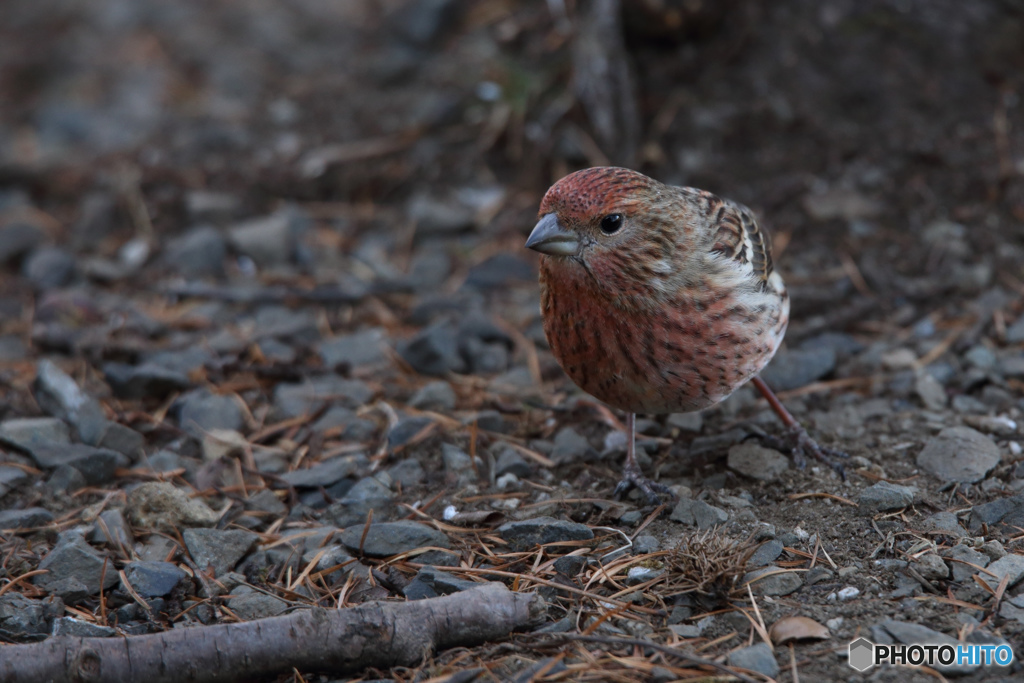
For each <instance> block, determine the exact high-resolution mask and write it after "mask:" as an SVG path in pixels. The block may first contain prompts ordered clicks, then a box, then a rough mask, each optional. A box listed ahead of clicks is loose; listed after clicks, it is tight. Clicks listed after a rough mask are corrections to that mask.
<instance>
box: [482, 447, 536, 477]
mask: <svg viewBox="0 0 1024 683" xmlns="http://www.w3.org/2000/svg"><path fill="white" fill-rule="evenodd" d="M492 450H493V451H496V452H497V462H496V463H495V465H494V475H495V476H496V477H500V476H502V475H504V474H514V475H515V476H516V477H518V478H519V479H525V478H527V477H529V476H530V475H531V474H533V467H531V466H530V463H528V462H526V458H524V457H523V456H522V455H520V454H519V451H517V450H516V449H515V448H513V447H512V446H509V445H508V444H504V443H503V444H499V445H497V446H495V447H493V448H492Z"/></svg>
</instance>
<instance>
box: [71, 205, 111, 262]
mask: <svg viewBox="0 0 1024 683" xmlns="http://www.w3.org/2000/svg"><path fill="white" fill-rule="evenodd" d="M119 218H120V216H119V213H118V202H117V198H116V197H115V196H114V194H113V193H111V192H90V193H88V194H87V195H85V196H84V197H83V198H82V203H81V206H80V211H79V215H78V220H76V221H75V223H74V225H72V226H71V232H72V237H73V240H72V242H73V244H74V246H75V248H76V249H81V248H86V247H89V246H92V245H94V244H96V243H97V242H99V241H100V240H102V239H103V238H105V237H106V236H107V235H109V234H111V232H112V231H113V230H114V228H115V227H117V225H118V224H119V220H118V219H119Z"/></svg>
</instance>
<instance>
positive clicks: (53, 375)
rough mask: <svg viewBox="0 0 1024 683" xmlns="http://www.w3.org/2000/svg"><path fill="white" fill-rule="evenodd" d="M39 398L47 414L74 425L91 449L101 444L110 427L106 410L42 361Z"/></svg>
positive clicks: (37, 378) (72, 381) (38, 390)
mask: <svg viewBox="0 0 1024 683" xmlns="http://www.w3.org/2000/svg"><path fill="white" fill-rule="evenodd" d="M35 396H36V401H37V402H38V403H39V407H41V408H42V409H43V411H44V412H46V413H48V414H50V415H53V416H54V417H58V418H61V419H62V420H65V421H67V422H68V423H70V424H71V425H72V426H73V427H74V428H75V429H76V430H77V431H78V438H79V439H81V441H82V442H84V443H86V444H88V445H90V446H95V445H97V444H99V442H100V440H101V439H102V438H103V433H104V431H105V430H106V427H107V418H106V417H105V416H104V414H103V408H102V407H101V406H100V404H99V402H98V401H97V400H96V399H94V398H92V397H90V396H88V395H87V394H86V393H85V392H83V391H82V390H81V389H80V388H79V387H78V385H77V384H76V383H75V381H74V380H73V379H71V377H70V376H69V375H68V374H67V373H66V372H64V371H63V370H61V369H60V368H58V367H57V366H56V365H54V364H53V363H51V362H50V361H48V360H41V361H39V365H38V366H37V368H36V381H35Z"/></svg>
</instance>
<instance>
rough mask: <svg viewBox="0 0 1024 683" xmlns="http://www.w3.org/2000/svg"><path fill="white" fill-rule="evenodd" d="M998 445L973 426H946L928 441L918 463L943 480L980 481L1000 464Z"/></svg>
mask: <svg viewBox="0 0 1024 683" xmlns="http://www.w3.org/2000/svg"><path fill="white" fill-rule="evenodd" d="M999 459H1000V455H999V447H998V446H996V444H995V443H994V442H993V441H992V439H990V438H989V437H987V436H985V435H984V434H982V433H981V432H978V431H975V430H973V429H971V428H970V427H947V428H946V429H943V430H942V431H941V432H939V434H938V435H937V436H934V437H932V438H931V439H929V440H928V443H926V444H925V446H924V449H923V450H922V451H921V452H920V453H919V454H918V456H917V465H918V467H920V468H922V469H924V470H926V471H928V472H929V473H931V474H933V475H935V476H936V477H938V478H939V479H941V480H943V481H955V482H969V483H973V482H977V481H981V480H982V479H983V478H984V477H985V475H986V474H988V473H989V471H991V470H992V468H993V467H995V466H996V465H998V464H999Z"/></svg>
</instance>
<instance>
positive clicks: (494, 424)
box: [463, 410, 509, 434]
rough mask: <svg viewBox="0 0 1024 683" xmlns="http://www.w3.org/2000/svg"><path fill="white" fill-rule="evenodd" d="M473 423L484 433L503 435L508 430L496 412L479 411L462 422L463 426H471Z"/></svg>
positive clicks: (503, 419)
mask: <svg viewBox="0 0 1024 683" xmlns="http://www.w3.org/2000/svg"><path fill="white" fill-rule="evenodd" d="M474 422H476V426H477V427H478V428H479V429H481V430H483V431H485V432H495V433H498V434H504V433H506V432H507V431H508V428H509V425H508V422H506V420H505V418H503V417H502V416H501V413H499V412H498V411H497V410H481V411H480V412H479V413H476V414H475V415H471V416H469V417H467V418H466V419H465V420H463V424H472V423H474Z"/></svg>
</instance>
